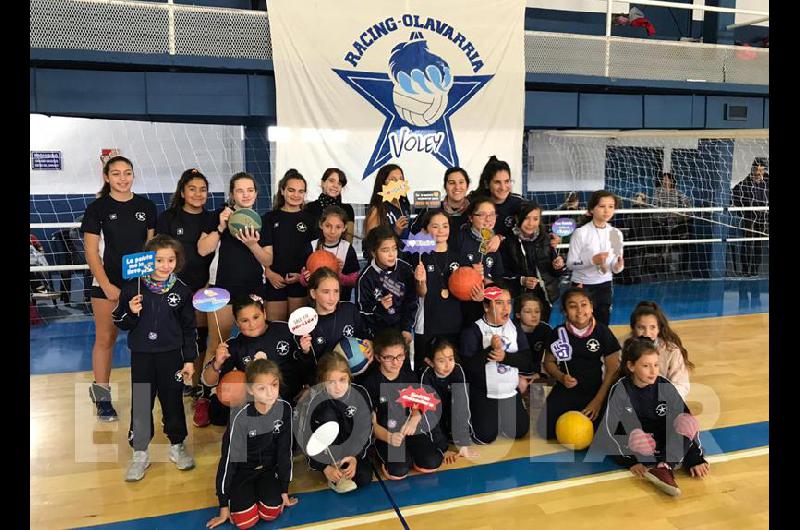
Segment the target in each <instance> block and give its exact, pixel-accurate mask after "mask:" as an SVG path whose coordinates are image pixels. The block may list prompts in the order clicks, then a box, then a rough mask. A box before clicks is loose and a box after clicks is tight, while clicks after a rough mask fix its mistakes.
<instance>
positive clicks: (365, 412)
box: [298, 352, 372, 493]
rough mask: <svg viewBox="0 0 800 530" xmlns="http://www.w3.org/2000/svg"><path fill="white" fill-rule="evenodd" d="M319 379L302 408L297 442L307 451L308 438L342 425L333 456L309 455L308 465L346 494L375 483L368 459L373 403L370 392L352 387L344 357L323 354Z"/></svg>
mask: <svg viewBox="0 0 800 530" xmlns="http://www.w3.org/2000/svg"><path fill="white" fill-rule="evenodd" d="M317 379H318V381H319V385H318V386H317V387H315V388H314V389H313V390H312V391H311V392H310V393H309V396H310V398H309V399H307V400H306V399H304V400H303V402H302V404H301V405H300V407H301V410H302V414H301V416H300V417H301V419H300V421H302V422H303V423H302V424H301V434H300V436H299V440H298V441H299V442H300V443H301V445H302V447H303V450H304V451H306V444H307V443H308V440H309V438H310V437H311V435H312V433H313V432H314V431H316V430H317V429H318V428H319V427H320V426H322V425H323V424H325V423H327V422H330V421H332V422H335V423H336V424H337V425H339V434H338V435H337V436H336V439H335V440H334V441H333V443H331V445H330V446H329V448H328V449H329V451H330V453H328V452H327V451H323V452H322V453H320V454H317V455H308V466H309V467H310V468H311V469H315V470H317V471H321V472H322V473H323V474H324V475H325V478H326V479H327V481H328V486H329V487H330V488H331V489H332V490H333V491H335V492H337V493H347V492H348V491H352V490H354V489H356V488H361V487H364V486H366V485H367V484H369V483H370V482H371V481H372V467H371V466H370V463H369V461H368V460H367V451H368V450H369V447H370V446H371V445H372V403H371V401H370V399H369V394H367V390H366V389H365V388H364V387H363V386H361V385H356V384H353V382H352V380H353V376H352V375H351V374H350V368H349V366H348V365H347V360H346V359H345V358H344V357H342V356H341V355H338V354H336V353H333V352H329V353H326V354H325V355H323V356H322V358H321V359H320V360H319V363H318V364H317ZM331 457H333V461H331Z"/></svg>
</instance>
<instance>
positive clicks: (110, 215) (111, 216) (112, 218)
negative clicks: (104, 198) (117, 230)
mask: <svg viewBox="0 0 800 530" xmlns="http://www.w3.org/2000/svg"><path fill="white" fill-rule="evenodd" d="M108 219H109V220H110V221H116V220H117V214H115V213H111V214H108Z"/></svg>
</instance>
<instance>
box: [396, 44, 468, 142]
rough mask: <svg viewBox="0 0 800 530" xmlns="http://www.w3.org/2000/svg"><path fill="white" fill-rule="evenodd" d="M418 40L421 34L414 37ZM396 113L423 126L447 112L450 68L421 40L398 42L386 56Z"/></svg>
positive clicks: (410, 122) (450, 85) (451, 83)
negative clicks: (389, 54) (389, 55)
mask: <svg viewBox="0 0 800 530" xmlns="http://www.w3.org/2000/svg"><path fill="white" fill-rule="evenodd" d="M418 35H419V36H418V37H417V38H418V39H421V38H422V34H418ZM389 68H390V69H391V72H392V80H393V81H394V90H393V91H392V101H394V107H395V109H397V113H398V114H399V115H400V117H401V118H403V119H404V120H405V121H406V122H408V123H409V124H410V125H416V126H417V127H426V126H428V125H432V124H433V123H435V122H436V121H438V120H439V118H441V117H442V115H443V114H444V111H445V110H446V109H447V93H448V92H449V91H450V87H452V86H453V77H452V76H451V75H450V66H449V65H448V64H447V62H446V61H445V60H444V59H442V58H441V57H439V56H438V55H434V54H432V53H431V52H430V51H429V50H428V42H427V41H425V40H414V37H412V40H411V41H410V42H401V43H400V44H398V45H397V46H395V47H394V49H393V50H392V55H391V57H389Z"/></svg>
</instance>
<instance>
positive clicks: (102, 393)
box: [89, 383, 119, 421]
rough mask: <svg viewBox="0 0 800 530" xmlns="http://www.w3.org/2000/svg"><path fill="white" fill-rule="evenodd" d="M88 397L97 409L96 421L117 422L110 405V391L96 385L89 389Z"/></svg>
mask: <svg viewBox="0 0 800 530" xmlns="http://www.w3.org/2000/svg"><path fill="white" fill-rule="evenodd" d="M89 397H90V398H91V399H92V401H93V402H94V406H95V407H97V419H98V420H100V421H117V420H119V418H118V417H117V411H116V410H114V405H112V404H111V390H110V389H108V388H105V387H104V386H102V385H98V384H97V383H92V386H91V387H89Z"/></svg>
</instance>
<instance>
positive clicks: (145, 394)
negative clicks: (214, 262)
mask: <svg viewBox="0 0 800 530" xmlns="http://www.w3.org/2000/svg"><path fill="white" fill-rule="evenodd" d="M144 250H145V252H155V253H156V259H155V267H154V270H153V273H152V274H151V275H150V276H144V277H142V278H141V279H140V278H136V279H135V280H129V281H127V282H125V284H124V285H123V286H122V291H121V292H120V297H119V305H117V307H116V308H115V309H114V313H113V318H114V324H116V325H117V327H119V328H120V329H124V330H127V331H128V348H130V350H131V428H130V431H129V434H128V440H129V441H130V444H131V447H133V458H132V460H131V462H130V465H129V466H128V471H127V473H126V475H125V480H126V481H128V482H133V481H137V480H141V479H142V478H143V477H144V472H145V469H147V467H148V466H149V465H150V457H149V455H148V453H147V447H148V446H149V445H150V440H152V438H153V404H154V403H155V398H156V396H158V400H159V402H160V403H161V411H162V414H163V416H164V422H163V423H164V433H165V434H166V435H167V438H169V441H170V444H172V445H171V446H170V460H172V461H173V462H175V464H176V465H177V466H178V469H180V470H187V469H192V468H193V467H194V459H193V458H192V457H191V455H189V453H187V452H186V447H185V446H184V445H183V440H184V439H185V438H186V434H187V431H186V417H185V416H184V412H183V381H187V380H191V378H192V375H193V373H194V360H195V358H196V357H197V330H196V326H195V319H194V308H193V307H192V291H191V290H190V289H189V287H188V286H187V285H186V284H185V283H184V282H183V281H181V280H180V279H179V278H178V276H177V275H176V274H175V273H176V271H179V270H181V267H182V266H183V264H184V261H185V257H184V254H183V246H182V245H181V244H180V242H179V241H178V240H176V239H174V238H172V237H170V236H167V235H164V234H160V235H158V236H156V237H154V238H153V239H151V240H150V241H148V242H147V243H146V244H145V246H144ZM137 293H138V294H137Z"/></svg>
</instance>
